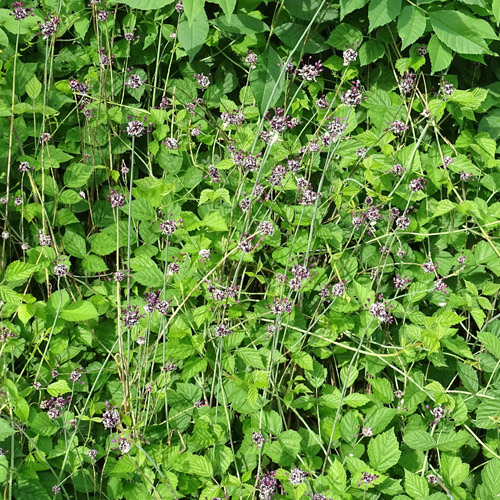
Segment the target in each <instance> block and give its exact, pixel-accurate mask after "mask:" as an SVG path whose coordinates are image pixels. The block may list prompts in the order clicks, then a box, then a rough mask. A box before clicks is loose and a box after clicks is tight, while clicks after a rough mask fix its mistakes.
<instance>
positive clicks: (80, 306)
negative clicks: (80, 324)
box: [60, 300, 98, 321]
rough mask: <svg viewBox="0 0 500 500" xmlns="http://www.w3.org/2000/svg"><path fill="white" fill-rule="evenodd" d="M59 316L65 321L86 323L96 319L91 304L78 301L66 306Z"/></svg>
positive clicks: (95, 311)
mask: <svg viewBox="0 0 500 500" xmlns="http://www.w3.org/2000/svg"><path fill="white" fill-rule="evenodd" d="M60 316H61V318H62V319H64V320H66V321H86V320H89V319H93V318H97V316H98V313H97V310H96V308H95V307H94V304H92V302H89V301H86V300H79V301H77V302H71V303H70V304H69V305H67V306H66V307H65V308H64V310H63V311H62V312H61V314H60Z"/></svg>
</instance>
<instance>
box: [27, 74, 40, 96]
mask: <svg viewBox="0 0 500 500" xmlns="http://www.w3.org/2000/svg"><path fill="white" fill-rule="evenodd" d="M41 91H42V84H41V83H40V81H39V80H38V78H37V77H36V76H34V77H33V78H32V79H31V80H30V81H29V82H28V83H27V84H26V93H27V94H28V97H30V98H31V99H33V100H34V99H36V98H37V97H38V96H39V95H40V92H41Z"/></svg>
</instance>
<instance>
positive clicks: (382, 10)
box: [368, 0, 401, 31]
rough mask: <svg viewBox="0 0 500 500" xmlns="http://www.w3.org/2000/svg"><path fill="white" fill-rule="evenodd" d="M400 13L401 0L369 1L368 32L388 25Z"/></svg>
mask: <svg viewBox="0 0 500 500" xmlns="http://www.w3.org/2000/svg"><path fill="white" fill-rule="evenodd" d="M400 12H401V0H371V1H370V5H369V6H368V20H369V21H370V30H369V31H373V30H374V29H375V28H378V27H379V26H384V25H385V24H387V23H390V22H391V21H393V20H394V19H396V17H398V15H399V13H400Z"/></svg>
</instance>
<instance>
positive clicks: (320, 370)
mask: <svg viewBox="0 0 500 500" xmlns="http://www.w3.org/2000/svg"><path fill="white" fill-rule="evenodd" d="M326 375H327V371H326V368H325V367H324V366H323V365H322V364H321V363H318V361H316V360H315V359H313V368H312V370H306V371H305V376H306V379H307V380H308V381H309V383H310V384H311V385H312V386H313V387H314V388H315V389H319V388H320V387H321V386H322V385H323V384H324V383H325V379H326Z"/></svg>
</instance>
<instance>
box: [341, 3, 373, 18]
mask: <svg viewBox="0 0 500 500" xmlns="http://www.w3.org/2000/svg"><path fill="white" fill-rule="evenodd" d="M368 2H369V0H340V20H342V19H344V17H345V16H347V14H350V13H351V12H354V11H355V10H358V9H361V8H363V7H364V6H365V5H366V4H367V3H368Z"/></svg>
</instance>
